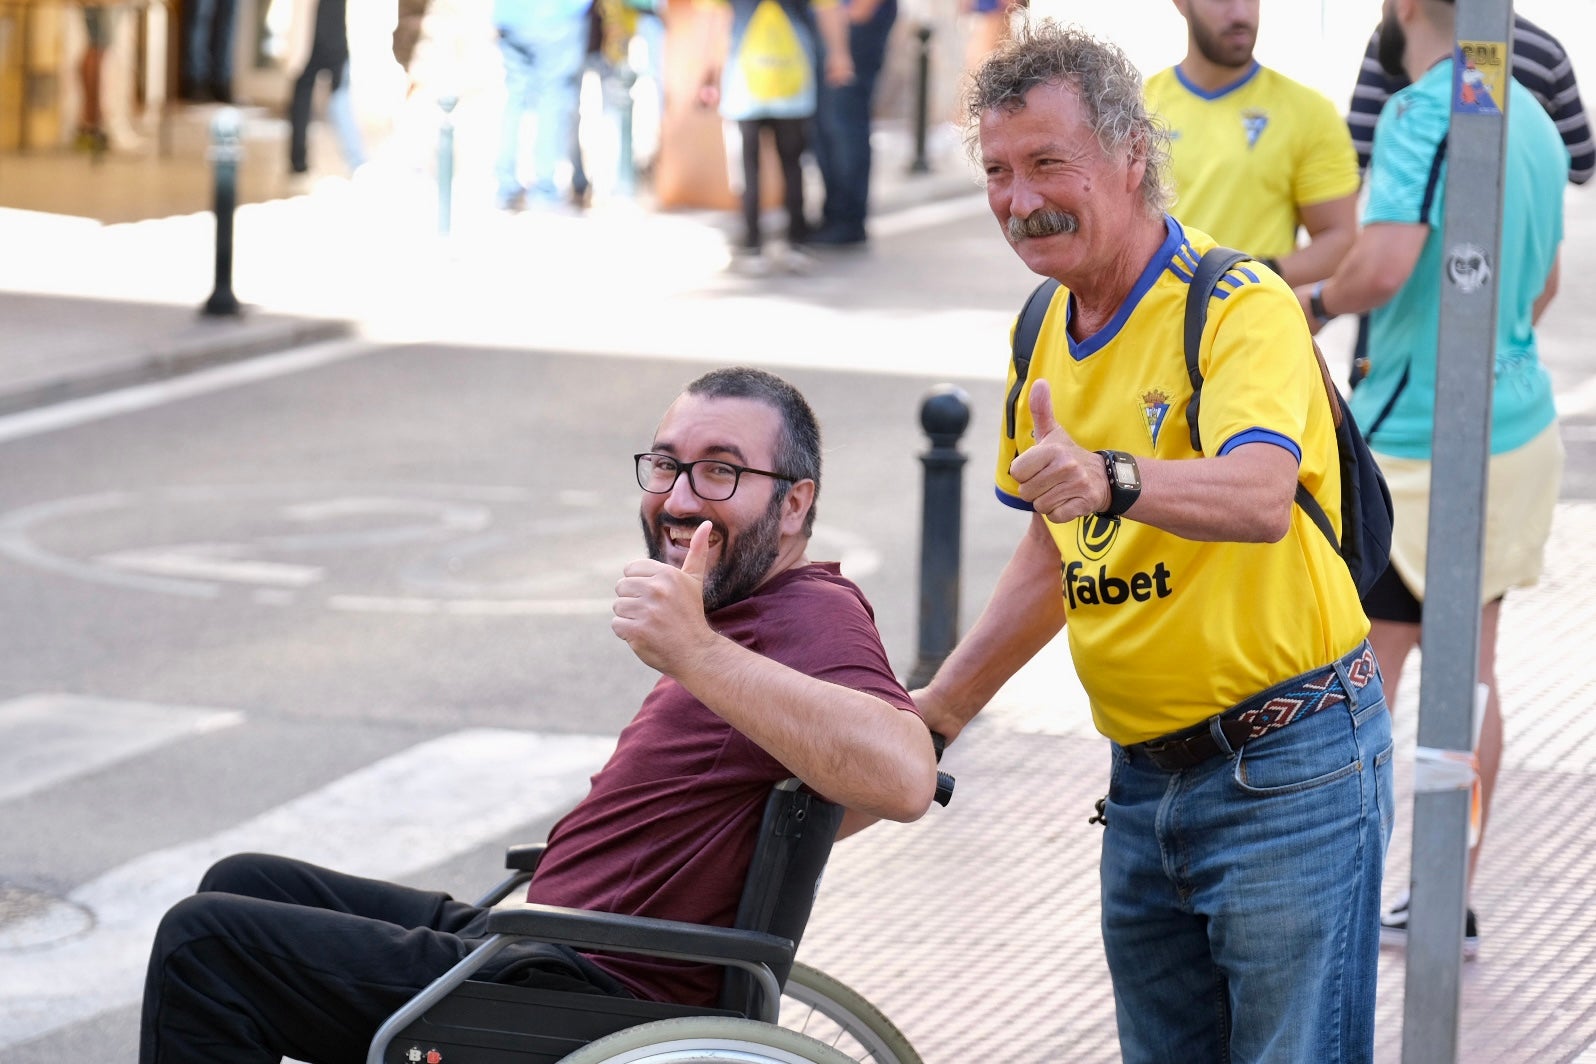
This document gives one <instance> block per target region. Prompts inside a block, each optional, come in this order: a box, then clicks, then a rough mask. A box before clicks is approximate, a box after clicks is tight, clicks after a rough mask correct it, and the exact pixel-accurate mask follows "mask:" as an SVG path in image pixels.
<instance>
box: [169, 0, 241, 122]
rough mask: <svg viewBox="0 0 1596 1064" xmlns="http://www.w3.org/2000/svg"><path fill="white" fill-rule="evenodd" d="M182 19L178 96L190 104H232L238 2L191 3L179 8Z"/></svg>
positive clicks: (195, 0) (204, 0) (196, 0)
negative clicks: (234, 39) (181, 51)
mask: <svg viewBox="0 0 1596 1064" xmlns="http://www.w3.org/2000/svg"><path fill="white" fill-rule="evenodd" d="M183 17H184V23H183V54H182V74H181V77H180V78H179V79H178V95H179V96H181V97H182V98H183V99H185V100H188V101H189V102H191V103H232V102H233V23H234V22H235V21H237V18H238V0H193V2H192V3H191V4H190V3H185V4H184V5H183Z"/></svg>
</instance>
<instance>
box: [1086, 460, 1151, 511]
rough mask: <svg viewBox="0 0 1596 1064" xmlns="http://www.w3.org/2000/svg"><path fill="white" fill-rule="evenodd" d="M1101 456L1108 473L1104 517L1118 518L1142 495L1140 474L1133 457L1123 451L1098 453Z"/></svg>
mask: <svg viewBox="0 0 1596 1064" xmlns="http://www.w3.org/2000/svg"><path fill="white" fill-rule="evenodd" d="M1097 453H1098V454H1100V455H1102V456H1103V468H1104V469H1105V470H1106V471H1107V472H1108V509H1106V510H1104V511H1102V516H1104V517H1118V516H1119V515H1120V514H1122V513H1124V512H1125V511H1126V510H1129V509H1130V508H1131V506H1132V505H1134V504H1135V502H1136V500H1137V499H1138V498H1139V497H1140V496H1141V494H1142V472H1141V470H1140V469H1138V468H1137V466H1136V457H1135V455H1130V454H1126V453H1125V452H1124V451H1098V452H1097Z"/></svg>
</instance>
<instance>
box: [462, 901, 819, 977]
mask: <svg viewBox="0 0 1596 1064" xmlns="http://www.w3.org/2000/svg"><path fill="white" fill-rule="evenodd" d="M487 930H488V933H489V934H501V935H524V936H526V937H529V938H535V939H537V940H539V941H540V942H550V943H555V944H558V945H564V946H571V947H573V948H575V949H592V950H600V951H604V952H614V953H628V952H631V953H643V954H648V955H652V956H659V957H674V956H678V955H679V956H681V957H682V958H683V959H686V960H701V961H706V962H710V963H714V962H722V963H724V962H741V963H742V964H755V965H758V964H763V965H767V966H769V967H777V966H780V965H784V964H791V963H792V958H793V955H794V954H795V953H796V952H797V947H796V946H795V945H793V942H792V940H791V939H788V938H781V937H780V936H778V935H767V934H765V933H764V932H761V931H742V930H738V929H737V928H731V927H712V926H708V925H704V924H689V923H684V922H682V921H680V920H657V919H654V918H653V917H648V916H625V915H622V914H620V913H606V912H596V911H592V910H588V909H567V908H563V907H561V906H557V905H527V906H525V907H522V908H516V909H503V910H500V911H498V912H495V913H493V914H492V915H490V916H489V917H488V927H487Z"/></svg>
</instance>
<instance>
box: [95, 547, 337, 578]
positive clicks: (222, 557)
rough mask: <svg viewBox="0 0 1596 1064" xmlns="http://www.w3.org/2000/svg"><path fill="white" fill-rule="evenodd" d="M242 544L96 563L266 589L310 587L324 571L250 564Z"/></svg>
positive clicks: (140, 553) (105, 557) (162, 550)
mask: <svg viewBox="0 0 1596 1064" xmlns="http://www.w3.org/2000/svg"><path fill="white" fill-rule="evenodd" d="M246 550H248V547H247V546H246V545H245V544H243V543H183V544H179V545H176V546H171V547H156V548H154V549H151V550H124V551H116V552H114V553H112V554H102V555H100V556H99V557H98V558H96V559H95V561H97V562H99V563H101V564H102V565H109V566H111V567H112V568H115V569H131V570H133V571H135V572H144V573H153V574H155V575H156V576H177V577H191V578H193V579H196V580H221V581H226V582H232V583H239V584H264V585H265V586H267V587H309V586H310V585H312V584H314V583H317V582H318V581H320V580H321V578H322V574H323V573H324V572H325V571H326V570H324V569H322V568H320V567H319V566H315V565H292V564H288V563H286V562H262V561H251V560H250V559H248V558H245V557H243V554H244V553H245V551H246Z"/></svg>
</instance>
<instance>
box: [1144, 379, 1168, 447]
mask: <svg viewBox="0 0 1596 1064" xmlns="http://www.w3.org/2000/svg"><path fill="white" fill-rule="evenodd" d="M1141 411H1142V420H1143V421H1145V422H1146V423H1147V438H1148V439H1150V440H1152V441H1153V446H1154V447H1157V446H1158V434H1159V433H1160V432H1162V431H1163V429H1164V418H1166V417H1168V416H1169V396H1168V395H1165V394H1164V393H1163V392H1162V391H1160V390H1159V389H1157V388H1153V389H1152V390H1150V391H1145V392H1143V393H1142V399H1141Z"/></svg>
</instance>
